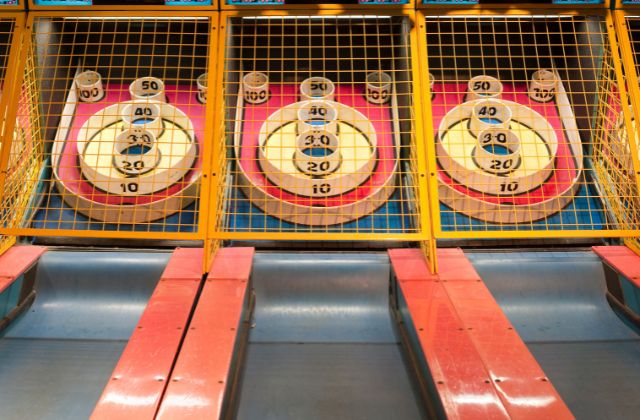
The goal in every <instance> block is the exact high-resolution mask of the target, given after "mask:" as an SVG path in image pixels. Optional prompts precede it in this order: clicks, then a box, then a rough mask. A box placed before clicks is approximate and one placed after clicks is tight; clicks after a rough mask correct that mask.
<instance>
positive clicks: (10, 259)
mask: <svg viewBox="0 0 640 420" xmlns="http://www.w3.org/2000/svg"><path fill="white" fill-rule="evenodd" d="M46 250H47V248H46V247H42V246H32V245H15V246H13V247H11V248H9V249H8V250H7V252H5V253H4V254H2V255H0V293H2V292H4V290H5V289H6V288H7V287H9V286H10V285H11V284H12V283H13V282H14V281H15V280H16V279H17V278H18V277H20V275H21V274H22V273H24V272H25V271H27V270H28V269H29V267H31V266H32V265H33V264H35V262H36V261H38V259H39V258H40V256H41V255H42V254H44V252H45V251H46Z"/></svg>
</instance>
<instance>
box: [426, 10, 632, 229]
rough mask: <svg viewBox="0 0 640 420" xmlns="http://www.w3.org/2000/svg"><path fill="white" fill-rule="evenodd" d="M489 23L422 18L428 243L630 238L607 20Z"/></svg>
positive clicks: (479, 18) (624, 141) (621, 121)
mask: <svg viewBox="0 0 640 420" xmlns="http://www.w3.org/2000/svg"><path fill="white" fill-rule="evenodd" d="M494 13H495V12H479V13H477V14H474V15H473V16H468V15H465V16H462V15H459V14H456V13H451V14H446V15H429V14H427V15H423V14H422V13H420V14H419V15H420V16H419V18H418V20H419V21H420V22H421V25H420V28H421V30H422V31H423V32H422V36H421V38H420V39H421V41H422V42H423V44H422V45H423V48H424V49H425V50H426V57H427V59H426V63H425V64H426V67H428V73H429V76H428V77H429V79H430V83H429V84H430V88H431V93H430V95H431V96H432V97H431V101H430V107H431V110H430V114H431V115H430V116H431V120H432V127H431V128H432V132H431V133H430V134H428V135H429V138H428V141H429V143H430V144H431V147H430V150H429V151H430V157H431V159H430V167H431V168H433V169H432V170H431V173H430V175H431V177H430V182H431V187H432V191H437V194H434V195H433V198H434V201H433V202H432V208H433V209H434V210H435V209H437V210H438V211H434V214H436V215H438V217H437V218H436V232H437V235H438V236H440V237H474V238H478V237H487V238H489V237H561V236H565V237H575V236H591V237H593V236H632V235H634V234H636V233H637V232H638V213H637V208H638V202H639V201H638V199H639V198H640V197H639V196H638V184H637V176H636V172H635V169H634V168H635V165H636V164H637V156H635V152H634V150H635V144H633V143H632V144H630V143H629V141H628V132H627V129H626V127H627V123H628V122H629V121H628V119H627V117H628V116H629V115H630V114H629V108H628V106H627V101H626V100H625V101H623V100H621V98H622V97H626V96H625V95H626V90H625V88H624V86H620V84H619V83H618V81H619V80H621V79H620V78H621V68H620V62H619V58H618V57H617V53H618V52H617V50H616V49H615V48H613V47H612V45H611V42H610V35H612V34H611V33H609V31H608V25H607V21H609V23H610V21H611V16H610V15H609V14H608V13H607V12H602V13H600V12H597V11H594V13H593V14H592V15H588V16H577V15H574V14H566V15H564V14H557V15H540V14H535V13H534V12H531V14H526V15H525V14H519V13H517V12H509V11H505V13H504V14H503V15H496V14H494ZM422 22H424V25H422ZM609 28H610V29H611V27H609ZM614 42H615V39H614ZM425 73H427V72H426V71H425ZM436 200H437V201H436Z"/></svg>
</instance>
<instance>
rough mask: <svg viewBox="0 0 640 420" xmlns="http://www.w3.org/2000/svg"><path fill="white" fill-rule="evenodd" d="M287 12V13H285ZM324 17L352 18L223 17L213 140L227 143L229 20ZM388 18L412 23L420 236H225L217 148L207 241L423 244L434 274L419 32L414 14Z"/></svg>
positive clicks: (302, 11) (325, 13) (217, 150)
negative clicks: (226, 85) (421, 92)
mask: <svg viewBox="0 0 640 420" xmlns="http://www.w3.org/2000/svg"><path fill="white" fill-rule="evenodd" d="M283 12H284V13H283ZM310 14H315V15H321V16H335V15H348V14H350V13H349V11H347V10H340V11H336V10H330V9H328V8H321V9H313V10H309V9H296V10H295V13H294V12H293V11H290V12H288V13H287V11H286V10H262V11H261V13H259V14H256V13H251V12H247V11H244V12H241V11H238V10H233V11H225V12H221V14H220V32H219V35H220V36H219V42H218V54H219V57H221V59H220V60H219V61H218V68H217V72H216V73H217V80H216V84H215V87H216V89H215V91H216V92H217V93H218V94H217V95H216V112H215V121H214V127H215V131H214V138H215V139H220V141H223V142H226V138H225V130H224V120H225V113H224V107H225V104H224V95H223V90H224V83H223V80H224V70H225V63H224V60H223V59H222V58H223V57H226V42H225V41H226V25H227V22H228V19H229V18H231V17H236V16H239V17H242V16H288V15H304V16H307V15H310ZM384 15H385V16H386V15H389V16H404V17H407V18H408V19H409V20H410V22H411V23H413V25H412V28H411V30H410V34H409V37H410V48H411V54H412V57H411V66H412V69H411V75H412V80H413V85H414V86H413V92H414V94H413V106H414V115H415V120H414V129H415V136H416V140H417V142H416V145H417V150H416V153H417V155H416V157H417V163H418V173H419V176H418V179H419V185H418V191H419V195H420V202H419V203H417V205H418V206H419V209H420V210H419V212H420V220H419V223H420V232H417V233H324V232H315V233H313V232H312V233H308V232H305V233H302V232H301V233H297V232H225V231H223V230H222V227H221V224H220V223H221V218H222V216H223V214H221V208H220V202H219V201H218V200H219V199H220V198H221V194H220V193H217V191H222V188H224V186H223V185H221V184H222V182H223V179H222V178H223V177H222V173H223V172H222V169H223V168H221V167H220V162H221V153H225V151H226V147H214V149H213V152H212V156H211V158H212V171H213V179H212V188H211V191H212V195H211V204H210V206H209V208H210V210H211V212H215V213H212V214H211V215H210V224H209V234H208V237H209V238H210V239H212V240H227V239H235V240H288V241H296V240H305V241H323V240H324V241H415V242H421V243H423V249H424V250H425V252H426V254H427V256H428V258H429V260H430V263H431V264H432V269H434V270H435V267H436V266H435V261H434V260H435V241H434V240H433V235H432V231H431V226H432V225H431V223H430V217H429V200H428V196H429V195H428V186H427V163H426V160H425V157H426V151H425V150H424V144H422V142H420V141H419V140H420V139H422V138H424V136H423V121H422V119H421V118H420V116H421V115H423V111H422V106H423V100H422V98H421V96H420V95H419V94H418V92H419V90H420V89H419V88H420V85H421V78H422V76H421V74H420V71H419V70H420V60H419V58H418V57H419V54H418V53H417V50H418V39H417V28H416V26H415V14H414V11H412V10H398V9H396V10H389V13H385V14H384Z"/></svg>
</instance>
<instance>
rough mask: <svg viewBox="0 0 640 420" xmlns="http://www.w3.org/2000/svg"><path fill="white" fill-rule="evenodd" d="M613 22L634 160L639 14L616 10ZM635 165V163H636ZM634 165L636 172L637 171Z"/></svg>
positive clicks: (639, 145)
mask: <svg viewBox="0 0 640 420" xmlns="http://www.w3.org/2000/svg"><path fill="white" fill-rule="evenodd" d="M614 23H615V27H616V35H617V38H618V41H619V45H620V53H621V58H622V62H623V64H624V73H625V77H624V80H625V83H624V86H625V88H626V89H627V90H628V92H629V97H628V98H627V99H628V103H629V107H630V109H631V110H632V112H631V115H630V118H629V122H628V124H627V127H629V128H630V130H629V131H628V132H627V133H628V140H629V144H628V145H627V147H628V148H629V149H630V150H632V152H631V154H632V155H633V156H635V158H636V159H635V160H638V158H639V157H640V154H639V150H640V139H639V138H638V133H639V131H638V128H639V127H640V114H639V113H638V107H639V106H640V87H639V85H638V80H639V77H638V72H639V71H640V16H638V15H637V13H633V11H622V10H618V11H615V12H614ZM636 165H637V164H636ZM638 168H639V167H638V166H636V173H637V174H640V172H638ZM627 243H628V244H629V245H632V248H633V249H636V250H637V249H638V244H639V243H640V241H639V240H638V238H637V237H635V238H630V239H629V240H628V242H627Z"/></svg>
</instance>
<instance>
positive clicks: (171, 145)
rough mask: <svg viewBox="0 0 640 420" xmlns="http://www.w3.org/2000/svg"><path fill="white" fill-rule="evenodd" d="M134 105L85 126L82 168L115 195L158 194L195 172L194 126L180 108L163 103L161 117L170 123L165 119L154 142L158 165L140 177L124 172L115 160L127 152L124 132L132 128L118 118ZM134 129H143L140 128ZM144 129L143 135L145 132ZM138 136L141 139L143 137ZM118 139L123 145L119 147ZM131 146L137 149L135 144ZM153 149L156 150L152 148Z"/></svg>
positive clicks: (106, 113) (80, 138) (99, 116)
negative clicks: (115, 163)
mask: <svg viewBox="0 0 640 420" xmlns="http://www.w3.org/2000/svg"><path fill="white" fill-rule="evenodd" d="M131 104H132V102H129V103H121V104H114V105H111V106H108V107H106V108H104V109H102V110H101V111H99V112H97V113H95V114H94V115H92V116H91V117H89V118H88V119H87V121H86V122H85V123H84V124H83V125H82V127H81V128H80V131H79V133H78V138H77V148H78V156H79V161H80V168H81V171H82V174H83V176H84V177H85V178H86V179H87V180H88V181H89V182H90V183H91V184H93V185H94V186H95V187H96V188H99V189H101V190H103V191H106V192H109V193H111V194H114V195H122V196H136V195H145V194H152V193H157V192H159V191H163V190H165V189H167V188H168V187H170V186H171V185H173V184H174V183H176V182H177V181H178V180H180V179H182V178H184V176H185V175H186V174H187V173H188V172H189V171H190V170H191V169H192V167H193V165H194V162H195V160H196V157H197V145H196V141H195V134H194V131H193V125H192V123H191V121H190V120H189V118H188V117H187V116H186V115H185V114H184V113H183V112H182V111H180V110H179V109H178V108H175V107H173V106H172V105H169V104H166V103H161V104H160V105H159V117H160V118H162V116H165V115H166V116H170V118H171V120H169V119H163V123H164V124H165V126H166V130H164V132H163V133H162V135H161V136H159V137H157V139H156V141H155V142H154V143H153V144H154V145H155V148H156V149H157V153H158V155H159V159H158V161H157V163H155V164H154V166H153V168H152V170H151V171H148V172H142V173H140V174H138V175H137V176H136V175H132V174H127V173H123V172H122V171H121V170H119V168H118V167H117V166H115V165H114V157H116V158H117V156H118V150H120V151H123V150H124V141H123V140H122V139H123V136H124V134H122V133H123V132H124V133H127V130H131V126H132V125H131V124H130V123H128V122H125V121H124V119H122V118H120V117H119V115H122V114H123V112H122V111H123V109H124V108H127V107H128V106H129V105H131ZM134 127H135V129H141V127H139V126H135V125H134ZM123 130H124V131H123ZM142 130H143V131H142V132H144V130H145V129H142ZM139 137H140V139H142V136H139ZM118 139H120V146H117V144H118ZM136 141H137V140H136ZM143 142H144V141H142V143H143ZM138 144H141V142H138ZM131 145H132V146H134V145H135V143H132V144H131ZM150 149H151V150H153V145H152V146H151V147H150ZM114 152H116V153H114ZM149 152H150V151H147V153H146V154H148V153H149ZM120 154H122V153H121V152H120ZM151 156H153V155H151ZM123 165H125V164H123Z"/></svg>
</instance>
